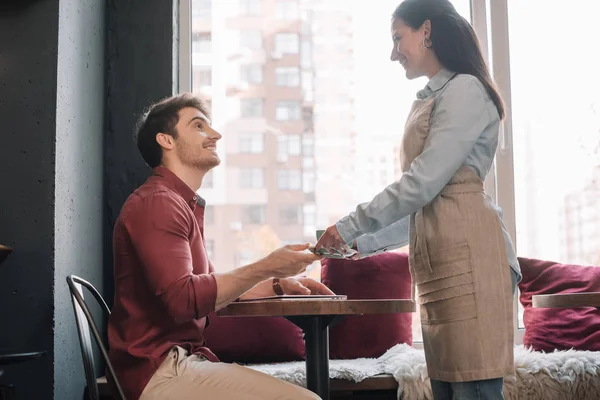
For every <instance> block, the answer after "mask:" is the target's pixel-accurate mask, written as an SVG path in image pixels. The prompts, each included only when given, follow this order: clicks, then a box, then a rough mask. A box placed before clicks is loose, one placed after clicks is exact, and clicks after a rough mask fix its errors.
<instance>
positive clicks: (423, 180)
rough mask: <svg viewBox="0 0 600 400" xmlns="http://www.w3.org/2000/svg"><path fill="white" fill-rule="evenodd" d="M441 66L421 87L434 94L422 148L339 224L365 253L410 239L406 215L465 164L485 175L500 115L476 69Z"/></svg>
mask: <svg viewBox="0 0 600 400" xmlns="http://www.w3.org/2000/svg"><path fill="white" fill-rule="evenodd" d="M453 76H454V73H453V72H451V71H448V70H446V69H442V70H441V71H440V72H438V73H437V74H436V75H435V76H434V77H433V78H431V80H430V81H429V82H428V83H427V86H426V87H425V88H424V89H423V90H420V91H419V92H418V93H417V97H418V98H419V99H427V98H431V97H433V98H434V105H433V111H432V114H431V119H430V129H429V135H428V136H427V139H426V141H425V147H424V149H423V153H422V154H421V155H419V156H418V157H417V158H416V159H415V160H414V161H413V162H412V164H411V165H410V168H409V170H408V171H406V172H405V173H404V174H403V175H402V177H401V178H400V180H398V181H396V182H394V183H392V184H391V185H389V186H388V187H386V188H385V189H384V190H383V191H382V192H381V193H379V194H378V195H376V196H375V197H374V198H373V200H371V202H369V203H363V204H360V205H359V206H358V207H357V208H356V210H355V211H353V212H352V213H350V214H349V215H348V216H346V217H344V218H342V219H341V220H339V221H338V222H337V224H336V226H337V229H338V231H339V233H340V235H341V236H342V239H344V241H346V242H347V243H351V242H352V241H353V240H355V239H356V242H357V246H358V250H359V252H360V253H361V255H362V256H368V255H372V254H376V253H379V252H382V251H386V250H391V249H396V248H399V247H402V246H405V245H407V244H408V241H409V234H408V229H409V220H408V217H409V216H410V215H411V214H412V213H415V212H416V211H417V210H419V209H421V208H423V207H424V206H425V205H427V204H429V203H430V202H431V201H432V200H433V199H434V198H435V197H436V196H437V195H438V194H439V193H440V192H441V191H442V189H443V188H444V187H445V186H446V185H447V184H448V182H449V181H450V179H451V178H452V177H453V176H454V174H455V173H456V171H458V169H459V168H460V167H461V166H462V165H463V164H466V165H467V166H469V167H471V168H472V169H473V171H475V173H476V174H477V175H479V177H480V178H481V179H482V180H484V179H485V177H486V176H487V174H488V172H489V171H490V168H491V166H492V162H493V160H494V156H495V154H496V148H497V147H498V131H499V126H500V116H499V114H498V110H497V109H496V106H495V104H494V102H493V101H492V99H491V98H490V96H489V95H488V93H487V91H486V89H485V87H484V86H483V84H482V83H481V82H480V81H479V79H477V78H475V77H474V76H472V75H463V74H461V75H457V76H456V77H454V78H453V79H451V78H452V77H453ZM494 207H495V209H496V211H497V212H498V215H499V218H500V222H501V225H502V230H503V233H504V238H505V241H506V250H507V255H508V258H509V264H510V266H511V268H512V269H513V270H514V271H515V272H516V273H517V274H518V275H519V276H520V275H521V273H520V267H519V262H518V260H517V256H516V254H515V250H514V246H513V243H512V240H511V238H510V235H509V234H508V231H507V230H506V227H505V226H504V224H503V223H502V210H501V209H500V207H498V206H494Z"/></svg>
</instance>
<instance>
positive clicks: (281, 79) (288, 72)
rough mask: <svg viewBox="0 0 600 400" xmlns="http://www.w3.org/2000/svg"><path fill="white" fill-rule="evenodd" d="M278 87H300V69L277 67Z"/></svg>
mask: <svg viewBox="0 0 600 400" xmlns="http://www.w3.org/2000/svg"><path fill="white" fill-rule="evenodd" d="M275 79H276V82H277V86H291V87H295V86H300V68H298V67H277V69H275Z"/></svg>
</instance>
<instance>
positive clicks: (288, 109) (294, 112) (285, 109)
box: [275, 100, 302, 121]
mask: <svg viewBox="0 0 600 400" xmlns="http://www.w3.org/2000/svg"><path fill="white" fill-rule="evenodd" d="M301 114H302V109H301V106H300V102H298V101H294V100H290V101H278V102H277V108H276V109H275V119H276V120H277V121H297V120H299V119H300V117H301Z"/></svg>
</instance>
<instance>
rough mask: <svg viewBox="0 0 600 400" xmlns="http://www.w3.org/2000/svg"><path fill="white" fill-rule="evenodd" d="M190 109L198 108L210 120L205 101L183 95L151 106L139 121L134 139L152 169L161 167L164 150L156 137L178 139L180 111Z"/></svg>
mask: <svg viewBox="0 0 600 400" xmlns="http://www.w3.org/2000/svg"><path fill="white" fill-rule="evenodd" d="M188 107H192V108H196V109H198V110H199V111H200V112H201V113H203V114H204V115H206V116H207V117H208V118H210V115H209V111H208V109H207V107H206V104H205V103H204V101H202V100H201V99H199V98H198V97H196V96H194V95H193V94H191V93H183V94H179V95H176V96H171V97H167V98H165V99H163V100H161V101H159V102H158V103H155V104H153V105H151V106H150V107H149V108H148V110H147V111H146V112H145V113H144V114H143V115H142V116H141V117H140V118H139V119H138V122H137V124H136V127H135V131H134V134H133V138H134V140H135V142H136V144H137V147H138V149H139V151H140V154H141V155H142V158H143V159H144V161H145V162H146V164H148V166H149V167H150V168H154V167H156V166H158V165H160V163H161V161H162V149H161V147H160V145H159V144H158V142H157V141H156V135H158V134H159V133H166V134H169V135H171V136H173V137H174V138H177V129H176V127H175V126H176V125H177V122H179V111H180V110H182V109H184V108H188Z"/></svg>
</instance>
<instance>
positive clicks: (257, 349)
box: [204, 313, 305, 363]
mask: <svg viewBox="0 0 600 400" xmlns="http://www.w3.org/2000/svg"><path fill="white" fill-rule="evenodd" d="M209 319H210V324H209V326H208V328H206V330H205V331H204V339H205V340H206V346H207V347H208V348H209V349H210V350H212V352H213V353H215V355H216V356H217V357H219V360H221V361H223V362H238V363H270V362H284V361H302V360H304V355H305V353H304V340H303V338H302V330H301V329H300V328H298V327H297V326H296V325H294V324H292V323H291V322H289V321H288V320H286V319H285V318H283V317H217V316H216V315H215V314H214V313H213V314H211V315H210V316H209Z"/></svg>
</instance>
